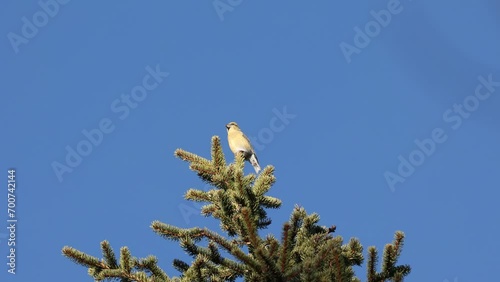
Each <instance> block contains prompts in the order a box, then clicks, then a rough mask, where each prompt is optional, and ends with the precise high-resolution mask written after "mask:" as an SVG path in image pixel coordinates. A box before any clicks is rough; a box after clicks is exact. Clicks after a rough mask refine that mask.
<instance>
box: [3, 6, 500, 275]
mask: <svg viewBox="0 0 500 282" xmlns="http://www.w3.org/2000/svg"><path fill="white" fill-rule="evenodd" d="M44 1H45V2H44ZM41 2H42V3H46V2H47V3H49V4H47V5H45V6H44V5H43V4H42V6H44V7H42V6H40V4H38V3H37V2H36V1H29V2H23V1H8V2H6V3H3V8H2V9H1V11H0V23H1V24H0V34H1V35H2V39H1V40H0V61H1V64H0V68H1V83H0V85H1V86H0V87H1V93H2V94H1V95H2V104H3V110H2V111H1V113H0V115H1V121H2V123H1V129H2V141H1V145H2V146H0V159H1V162H0V163H1V166H0V169H1V170H0V174H1V175H3V176H2V177H0V178H1V179H3V180H2V184H1V185H0V187H3V188H2V189H3V190H4V191H3V192H1V193H0V194H1V195H2V197H1V199H0V208H1V210H0V214H1V218H2V223H1V226H4V227H2V228H1V229H0V240H1V242H0V254H1V257H2V259H1V261H2V263H1V265H2V266H1V267H0V280H1V281H48V280H49V278H50V279H51V281H68V279H69V280H75V279H76V280H78V281H92V280H91V278H90V277H89V276H88V275H87V273H86V272H87V270H86V269H85V268H83V267H81V266H77V265H75V264H73V263H72V262H70V261H69V260H68V259H66V258H64V257H63V256H62V255H61V248H62V247H63V246H65V245H70V246H73V247H75V248H78V249H80V250H83V251H86V252H88V253H90V254H92V255H96V256H100V249H99V242H100V241H102V240H104V239H107V240H109V241H110V242H111V244H112V246H113V247H114V248H115V250H119V248H120V246H123V245H127V246H129V247H130V249H131V251H132V254H133V255H135V256H139V257H144V256H147V255H149V254H154V255H157V256H158V258H159V264H160V266H162V267H163V268H164V269H166V270H167V271H168V273H169V275H171V276H173V275H178V273H177V272H176V271H174V270H173V269H172V268H171V266H170V265H171V262H172V260H173V259H174V258H184V259H187V260H188V261H190V259H189V258H188V257H186V255H185V254H184V253H183V252H182V251H181V249H180V247H179V246H178V245H177V244H176V243H175V242H171V241H166V240H164V239H162V238H160V237H159V236H157V235H155V234H154V233H153V232H152V230H151V229H150V228H149V225H150V223H151V222H152V221H153V220H161V221H163V222H166V223H169V224H173V225H177V226H181V227H192V226H198V225H201V226H209V227H211V228H213V229H215V230H218V223H217V222H216V221H214V220H211V219H208V220H207V219H205V218H203V217H201V216H199V215H198V212H199V206H196V205H193V204H192V203H190V202H187V201H185V200H183V194H184V193H185V191H186V190H187V189H188V188H190V187H196V188H201V189H203V188H204V184H203V183H201V182H200V181H199V180H198V179H197V177H196V175H195V174H194V173H192V172H191V171H189V170H188V165H187V163H185V162H182V161H181V160H179V159H176V158H174V156H173V152H174V150H175V149H176V148H184V149H186V150H188V151H191V152H194V153H197V154H199V155H201V156H204V157H209V156H210V151H209V149H210V138H211V137H212V136H213V135H219V136H221V138H222V141H223V145H224V152H225V153H226V156H227V157H228V158H229V159H230V160H232V155H231V154H230V151H229V148H228V146H227V143H226V131H225V128H224V125H225V124H226V123H228V122H229V121H236V122H238V123H239V124H240V126H241V127H242V129H243V130H244V131H245V133H246V134H247V135H249V136H253V137H255V140H256V142H259V144H260V145H259V146H258V148H257V154H258V156H259V160H260V162H261V165H262V166H266V165H274V166H275V167H276V176H277V179H278V181H277V183H276V185H275V186H274V187H273V189H272V190H271V191H270V195H272V196H275V197H278V198H280V199H282V200H283V207H282V208H281V209H280V210H274V211H270V213H269V215H270V217H271V218H272V219H273V225H272V227H271V228H270V229H268V230H266V231H265V232H271V233H274V234H278V233H279V232H280V228H281V226H282V223H283V222H284V221H285V220H288V218H289V215H290V212H291V210H292V209H293V206H294V205H295V204H300V205H301V206H303V207H305V208H306V210H307V211H308V212H317V213H319V214H320V215H321V224H322V225H332V224H335V225H336V226H337V234H339V235H342V236H343V237H344V239H345V240H346V241H347V240H348V239H349V238H350V237H352V236H356V237H358V238H359V239H360V240H361V242H362V244H363V246H364V247H365V251H366V249H367V247H368V246H371V245H375V246H377V247H378V248H379V249H380V250H381V249H382V248H383V246H384V244H385V243H388V242H390V241H392V238H393V234H394V232H395V231H396V230H402V231H404V232H405V233H406V235H407V239H406V246H405V249H404V251H403V255H402V257H401V259H400V263H405V264H410V265H411V266H412V268H413V271H412V273H411V275H410V276H409V278H408V279H407V281H428V282H430V281H436V282H442V281H446V280H448V281H460V282H462V281H488V280H489V281H491V280H492V278H493V277H496V276H497V275H496V273H497V271H498V264H499V263H500V259H499V253H500V241H499V240H498V238H499V237H500V226H499V224H498V222H499V217H500V205H499V204H498V201H499V198H500V192H499V185H500V179H499V175H500V174H499V172H498V168H499V166H500V149H499V146H498V144H499V143H500V130H499V129H498V123H499V121H500V111H498V108H499V106H500V86H499V85H500V83H499V82H500V55H499V54H500V53H499V52H498V50H500V40H499V34H500V29H499V27H500V22H499V20H498V19H499V14H498V11H499V9H500V5H499V4H498V3H497V2H495V1H474V2H473V3H472V2H470V3H471V4H467V3H468V2H466V1H464V2H456V1H440V2H439V3H436V1H430V0H427V1H424V0H418V1H409V0H406V1H401V2H399V4H398V3H397V2H395V1H394V0H391V1H388V0H377V1H356V3H354V2H352V1H312V2H311V3H309V2H307V3H306V2H304V1H300V2H297V3H289V2H288V1H279V3H274V2H272V3H271V2H269V3H268V2H266V3H263V2H262V3H256V2H252V1H241V3H239V2H238V1H232V3H233V5H234V6H227V5H229V4H226V6H223V4H220V5H222V6H220V9H222V10H220V11H219V14H218V12H217V11H216V9H215V8H214V5H213V2H212V0H210V1H175V3H173V2H174V1H168V2H167V1H143V2H140V3H139V2H138V1H129V2H126V1H123V2H119V3H118V2H117V1H114V2H109V1H108V2H105V3H103V2H101V1H87V2H82V1H67V0H66V1H62V0H60V1H59V2H54V1H49V0H42V1H41ZM50 3H52V4H50ZM53 3H57V6H55V5H54V4H53ZM221 3H226V2H225V1H222V2H221ZM224 7H225V8H226V9H228V10H224ZM228 7H229V8H228ZM44 9H45V10H44ZM381 10H383V11H382V12H379V11H381ZM371 11H373V12H371ZM388 15H389V16H390V19H389V17H388ZM377 19H378V20H377ZM374 21H375V22H374ZM346 46H347V47H346ZM152 73H153V75H152ZM166 73H169V75H168V76H167V75H166ZM478 77H482V78H481V79H479V78H478ZM488 80H490V82H488ZM144 91H145V92H144ZM132 94H133V95H134V96H131V95H132ZM122 95H123V96H122ZM134 97H135V98H134ZM127 99H129V100H127ZM283 111H286V112H287V114H288V117H283V116H284V115H286V114H284V113H283ZM280 117H281V118H280ZM284 121H285V122H286V124H285V123H284ZM96 128H100V129H99V130H100V132H103V131H105V133H104V132H103V133H102V140H101V138H100V136H99V133H96V131H95V130H94V129H96ZM83 131H85V132H87V133H88V132H90V133H88V134H91V135H92V134H93V135H92V136H93V137H91V139H92V140H89V138H88V137H86V136H85V135H84V134H83V133H82V132H83ZM88 134H87V135H88ZM429 138H430V139H429ZM416 139H417V140H418V141H419V142H420V143H421V144H420V147H422V146H426V147H425V148H424V149H419V146H418V145H417V144H416V143H415V140H416ZM430 140H432V141H430ZM91 141H93V142H94V143H91ZM417 143H418V142H417ZM422 144H423V145H422ZM433 144H434V145H433ZM89 145H90V147H89ZM256 147H257V145H256ZM68 150H76V153H78V151H79V152H81V153H82V154H86V156H82V157H81V160H79V159H78V158H75V156H72V157H69V159H68V160H66V158H67V154H68ZM400 156H401V157H400ZM407 161H408V163H407ZM410 161H411V162H413V164H414V165H412V164H411V163H410ZM398 166H401V167H399V168H398ZM410 166H412V167H413V169H412V168H411V167H410ZM11 167H13V168H15V169H16V170H17V177H16V179H17V190H16V204H17V206H16V213H17V214H16V215H17V219H18V222H17V226H16V227H17V228H16V243H17V245H16V247H17V249H16V259H17V260H16V263H17V265H16V272H17V274H16V275H11V274H9V273H7V269H8V267H7V265H6V262H7V258H6V256H7V255H8V254H9V252H8V247H7V237H6V236H9V234H8V232H9V231H8V230H7V229H6V226H7V222H6V221H7V210H6V206H7V196H6V194H7V192H6V190H7V169H8V168H11ZM54 167H57V168H58V171H59V173H56V172H55V170H54ZM398 169H399V170H400V171H399V172H398ZM70 170H71V172H69V171H70ZM246 171H247V172H249V173H250V172H252V169H251V167H250V166H247V167H246ZM388 179H389V180H388ZM265 232H264V233H263V234H265ZM365 253H366V252H365ZM356 272H357V274H358V275H359V276H360V277H361V278H364V277H365V267H364V266H363V267H362V268H357V269H356ZM54 275H55V276H54Z"/></svg>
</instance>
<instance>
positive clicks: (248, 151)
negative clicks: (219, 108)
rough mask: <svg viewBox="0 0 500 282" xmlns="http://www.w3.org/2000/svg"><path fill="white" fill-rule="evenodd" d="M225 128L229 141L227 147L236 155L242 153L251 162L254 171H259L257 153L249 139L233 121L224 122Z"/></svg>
mask: <svg viewBox="0 0 500 282" xmlns="http://www.w3.org/2000/svg"><path fill="white" fill-rule="evenodd" d="M226 128H227V142H228V143H229V148H230V149H231V151H232V152H233V153H234V154H235V155H236V154H237V153H239V152H242V153H243V156H244V158H245V160H247V161H248V162H250V164H252V166H253V168H254V169H255V173H259V171H260V165H259V160H258V159H257V155H256V154H255V151H254V149H253V147H252V144H250V140H248V137H246V136H245V134H244V133H243V132H242V131H241V129H240V127H239V126H238V124H237V123H236V122H234V121H232V122H230V123H228V124H226Z"/></svg>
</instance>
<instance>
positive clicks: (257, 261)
mask: <svg viewBox="0 0 500 282" xmlns="http://www.w3.org/2000/svg"><path fill="white" fill-rule="evenodd" d="M175 156H177V157H178V158H180V159H182V160H184V161H187V162H189V167H190V169H191V170H193V171H195V172H196V173H197V174H198V176H199V177H200V178H201V179H202V180H203V181H205V182H207V183H209V184H210V185H211V186H212V187H213V189H211V190H209V191H202V190H196V189H189V190H188V191H187V193H186V195H185V198H186V199H187V200H191V201H197V202H204V203H206V205H205V206H203V207H202V209H201V213H202V214H203V215H205V216H212V217H214V218H215V219H217V220H219V221H220V228H221V230H222V233H224V235H221V234H219V233H217V232H215V231H212V230H209V229H207V228H199V227H193V228H179V227H175V226H172V225H168V224H166V223H162V222H159V221H154V222H153V223H152V224H151V228H152V229H153V231H154V232H155V233H157V234H158V235H160V236H161V237H164V238H166V239H169V240H174V241H178V242H179V244H180V246H181V247H182V249H183V250H184V251H185V252H186V253H188V254H189V255H191V256H192V257H193V261H192V262H190V263H187V262H184V261H181V260H178V259H174V261H173V266H174V267H175V268H176V269H177V270H178V271H180V273H181V275H180V277H172V278H171V277H169V276H168V275H167V274H166V273H165V272H164V271H163V270H162V269H161V268H160V267H159V266H158V260H157V258H156V257H154V256H148V257H146V258H136V257H133V256H132V255H131V253H130V251H129V249H128V248H127V247H122V248H121V249H120V253H119V259H117V258H116V255H115V253H114V251H113V249H112V248H111V246H110V244H109V242H107V241H103V242H101V249H102V256H103V258H102V259H98V258H96V257H93V256H90V255H88V254H85V253H84V252H81V251H79V250H76V249H74V248H72V247H68V246H65V247H64V248H63V249H62V252H63V255H65V256H66V257H68V258H69V259H71V260H73V261H74V262H76V263H78V264H81V265H83V266H85V267H87V268H88V274H89V275H90V276H92V277H93V278H94V279H95V280H96V281H103V280H114V279H115V280H116V279H118V280H119V281H140V282H146V281H151V282H160V281H161V282H165V281H214V282H215V281H236V280H237V279H239V280H242V279H243V280H244V281H258V282H262V281H307V282H313V281H336V282H337V281H338V282H344V281H361V280H360V279H358V278H357V277H355V274H354V269H353V266H360V265H361V264H362V263H363V260H364V258H363V254H362V252H363V247H362V246H361V243H360V242H359V240H358V239H356V238H351V239H350V240H349V242H347V243H344V241H343V239H342V237H341V236H333V233H334V232H335V229H336V227H335V226H331V227H324V226H320V225H318V222H319V215H317V214H315V213H313V214H307V213H306V211H305V209H304V208H302V207H299V206H296V207H295V208H294V209H293V211H292V214H291V216H290V219H289V220H288V221H287V222H285V223H284V224H283V227H282V231H281V234H280V237H279V238H276V237H274V236H273V235H270V234H269V235H267V236H266V237H261V236H260V235H259V230H261V229H264V228H266V227H267V226H269V225H270V224H271V219H269V218H268V217H267V213H266V209H269V208H271V209H276V208H279V207H280V206H281V201H280V200H279V199H277V198H274V197H271V196H268V195H266V194H267V192H268V191H269V189H270V188H271V186H272V185H273V183H274V182H275V181H276V178H275V177H274V174H273V173H274V167H273V166H267V167H266V168H264V169H263V170H262V172H261V173H260V174H259V175H258V176H256V175H255V174H249V175H244V173H243V167H244V157H243V156H242V155H241V154H238V155H237V156H236V157H235V161H234V163H231V164H226V159H225V156H224V153H223V152H222V147H221V144H220V139H219V137H217V136H214V137H212V148H211V157H212V159H211V160H208V159H205V158H202V157H200V156H197V155H195V154H193V153H190V152H186V151H184V150H182V149H177V150H176V151H175ZM403 241H404V234H403V232H400V231H397V232H396V233H395V237H394V240H393V242H392V243H391V244H387V245H386V246H385V248H384V252H383V256H382V265H381V269H380V271H377V260H378V253H377V250H376V248H375V247H369V248H368V261H367V278H366V281H367V282H382V281H396V282H398V281H403V278H404V277H405V276H406V275H408V274H409V273H410V270H411V269H410V266H408V265H396V264H397V260H398V258H399V256H400V254H401V250H402V247H403Z"/></svg>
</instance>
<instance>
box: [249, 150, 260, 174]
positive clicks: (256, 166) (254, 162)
mask: <svg viewBox="0 0 500 282" xmlns="http://www.w3.org/2000/svg"><path fill="white" fill-rule="evenodd" d="M249 161H250V163H251V164H252V166H253V169H255V173H259V171H260V165H259V161H258V160H257V156H256V155H255V154H252V155H251V156H250V160H249Z"/></svg>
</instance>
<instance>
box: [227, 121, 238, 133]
mask: <svg viewBox="0 0 500 282" xmlns="http://www.w3.org/2000/svg"><path fill="white" fill-rule="evenodd" d="M232 127H234V128H235V129H239V127H238V124H237V123H236V122H234V121H232V122H230V123H228V124H226V128H227V130H228V131H229V129H230V128H232Z"/></svg>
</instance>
